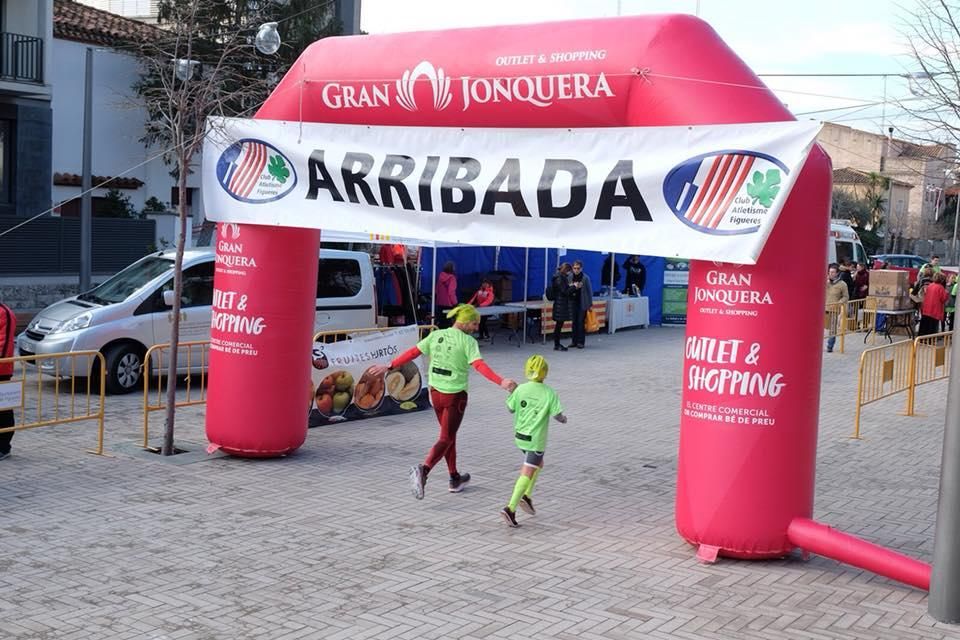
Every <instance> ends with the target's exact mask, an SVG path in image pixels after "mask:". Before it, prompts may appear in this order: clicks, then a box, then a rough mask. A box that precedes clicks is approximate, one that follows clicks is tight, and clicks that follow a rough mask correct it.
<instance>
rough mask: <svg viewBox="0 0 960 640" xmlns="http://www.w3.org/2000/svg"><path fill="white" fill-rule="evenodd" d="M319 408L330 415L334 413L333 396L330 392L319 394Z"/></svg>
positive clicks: (321, 411)
mask: <svg viewBox="0 0 960 640" xmlns="http://www.w3.org/2000/svg"><path fill="white" fill-rule="evenodd" d="M316 403H317V410H318V411H319V412H320V413H322V414H324V415H327V416H328V415H330V414H331V413H333V396H331V395H330V394H329V393H319V394H317V401H316Z"/></svg>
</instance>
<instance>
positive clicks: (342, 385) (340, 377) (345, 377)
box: [333, 371, 353, 391]
mask: <svg viewBox="0 0 960 640" xmlns="http://www.w3.org/2000/svg"><path fill="white" fill-rule="evenodd" d="M333 375H335V376H336V378H335V380H336V386H337V391H349V390H350V388H351V387H353V376H352V375H350V373H349V372H347V371H339V372H337V373H335V374H333Z"/></svg>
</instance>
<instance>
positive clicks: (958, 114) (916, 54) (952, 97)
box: [899, 0, 960, 146]
mask: <svg viewBox="0 0 960 640" xmlns="http://www.w3.org/2000/svg"><path fill="white" fill-rule="evenodd" d="M907 16H908V17H907V19H906V21H905V24H904V28H903V35H904V36H905V37H906V40H907V43H908V46H909V51H910V58H911V64H912V66H914V67H915V68H917V69H919V70H918V71H916V72H914V73H912V74H911V75H910V77H909V84H910V92H911V94H913V97H912V98H911V99H908V100H904V101H902V102H901V104H900V105H899V106H900V107H901V108H902V109H903V110H904V111H905V112H906V113H907V114H908V115H909V116H910V117H911V118H912V119H913V120H914V121H915V122H914V123H913V124H912V125H909V128H910V129H911V131H910V133H911V135H912V136H913V137H915V138H916V139H918V140H923V141H927V142H935V143H941V144H942V143H953V145H954V146H956V144H957V143H958V142H960V5H957V3H955V2H947V1H946V0H918V1H917V5H916V8H915V9H914V10H913V11H911V12H909V13H908V14H907Z"/></svg>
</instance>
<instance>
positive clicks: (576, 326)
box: [570, 260, 593, 349]
mask: <svg viewBox="0 0 960 640" xmlns="http://www.w3.org/2000/svg"><path fill="white" fill-rule="evenodd" d="M570 286H571V287H573V288H574V290H575V291H574V294H573V295H572V296H571V297H570V299H571V300H572V301H573V304H572V305H570V313H571V314H572V315H573V342H572V343H571V344H570V346H571V347H576V348H577V349H583V348H584V347H585V346H586V343H587V333H586V331H585V330H584V322H585V321H586V319H587V311H589V310H590V307H592V306H593V287H592V286H590V276H588V275H587V274H585V273H584V272H583V263H582V262H581V261H579V260H574V262H573V276H572V277H571V279H570ZM578 293H579V295H577V294H578Z"/></svg>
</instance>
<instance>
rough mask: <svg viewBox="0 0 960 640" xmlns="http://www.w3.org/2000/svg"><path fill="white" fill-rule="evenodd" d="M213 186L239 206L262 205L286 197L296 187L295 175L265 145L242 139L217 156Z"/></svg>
mask: <svg viewBox="0 0 960 640" xmlns="http://www.w3.org/2000/svg"><path fill="white" fill-rule="evenodd" d="M217 182H219V183H220V186H221V187H223V190H224V191H226V192H227V193H228V194H230V196H231V197H233V198H234V199H236V200H239V201H240V202H247V203H251V204H262V203H265V202H273V201H275V200H279V199H280V198H282V197H284V196H285V195H287V194H288V193H290V192H291V191H292V190H293V188H294V187H295V186H296V185H297V171H296V169H295V168H294V167H293V163H292V162H290V159H289V158H287V157H286V156H285V155H283V153H282V152H281V151H280V150H279V149H277V148H276V147H274V146H273V145H272V144H270V143H269V142H264V141H263V140H257V139H254V138H245V139H243V140H238V141H237V142H234V143H233V144H232V145H230V146H229V147H227V148H226V149H225V150H224V151H223V153H221V154H220V159H219V160H217Z"/></svg>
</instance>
